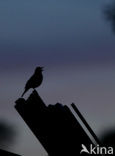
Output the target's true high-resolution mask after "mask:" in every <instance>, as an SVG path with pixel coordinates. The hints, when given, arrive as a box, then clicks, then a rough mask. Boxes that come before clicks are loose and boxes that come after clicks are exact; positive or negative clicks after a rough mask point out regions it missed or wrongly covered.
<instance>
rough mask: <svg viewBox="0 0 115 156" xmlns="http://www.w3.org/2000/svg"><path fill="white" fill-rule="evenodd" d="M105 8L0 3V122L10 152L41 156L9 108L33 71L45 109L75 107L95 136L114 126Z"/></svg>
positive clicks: (74, 1)
mask: <svg viewBox="0 0 115 156" xmlns="http://www.w3.org/2000/svg"><path fill="white" fill-rule="evenodd" d="M108 3H110V1H109V0H96V1H92V0H88V1H85V0H71V1H70V0H58V1H57V0H33V1H31V0H28V1H27V0H20V1H19V0H1V1H0V72H1V74H0V75H1V76H0V92H1V96H0V110H1V111H0V117H1V119H4V120H6V121H8V122H10V123H11V124H12V125H14V126H15V127H16V130H17V131H18V135H17V138H16V141H15V144H12V145H11V146H10V147H9V150H11V151H14V152H16V153H19V154H24V156H31V155H33V156H38V154H39V156H45V155H46V152H45V151H44V149H43V147H42V146H41V145H40V143H39V142H38V141H37V139H36V138H35V137H34V136H33V134H32V132H31V131H30V130H29V129H28V127H27V126H26V124H25V123H24V121H23V120H22V119H21V117H20V116H19V115H18V113H17V112H16V111H15V109H14V108H13V106H14V104H15V103H14V102H15V100H16V99H18V98H19V97H20V95H21V94H22V92H23V88H24V85H25V82H26V80H27V79H28V78H29V77H30V76H31V74H32V73H33V71H34V69H35V67H36V66H38V65H40V66H44V67H45V71H44V82H43V84H42V86H41V87H40V88H38V89H37V90H38V92H39V94H40V95H41V97H42V98H43V99H44V101H45V102H46V104H50V103H51V104H55V103H57V102H61V103H63V104H67V105H68V106H69V105H70V104H71V103H72V102H74V103H75V104H76V105H77V106H78V108H79V109H80V111H81V112H82V113H83V114H84V117H85V118H86V119H87V121H88V123H89V124H90V126H91V127H92V128H93V130H94V131H95V133H96V134H97V135H98V136H99V135H100V134H101V133H102V132H103V130H104V129H105V128H106V129H108V128H109V127H114V126H115V119H114V114H115V113H114V110H115V82H114V81H115V51H114V50H115V36H114V34H113V32H112V30H111V26H110V25H109V24H108V23H107V22H106V20H105V19H104V14H103V9H104V6H105V4H108ZM30 93H31V91H29V92H28V93H27V94H26V96H25V97H26V98H27V97H28V95H29V94H30ZM33 153H34V154H33Z"/></svg>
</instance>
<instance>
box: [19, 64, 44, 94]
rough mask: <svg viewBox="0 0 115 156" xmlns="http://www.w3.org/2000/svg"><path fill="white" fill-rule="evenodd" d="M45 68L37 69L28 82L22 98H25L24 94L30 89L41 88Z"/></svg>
mask: <svg viewBox="0 0 115 156" xmlns="http://www.w3.org/2000/svg"><path fill="white" fill-rule="evenodd" d="M42 71H43V67H36V69H35V72H34V74H33V75H32V77H30V79H29V80H28V81H27V83H26V85H25V90H24V92H23V94H22V96H21V97H23V96H24V94H25V93H26V92H27V91H28V90H29V89H30V88H33V89H35V88H36V87H39V86H40V85H41V83H42V81H43V75H42Z"/></svg>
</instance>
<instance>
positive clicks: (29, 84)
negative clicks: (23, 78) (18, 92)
mask: <svg viewBox="0 0 115 156" xmlns="http://www.w3.org/2000/svg"><path fill="white" fill-rule="evenodd" d="M32 83H33V76H32V77H30V79H29V80H28V81H27V83H26V85H25V90H28V89H30V88H32Z"/></svg>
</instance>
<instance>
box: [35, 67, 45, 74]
mask: <svg viewBox="0 0 115 156" xmlns="http://www.w3.org/2000/svg"><path fill="white" fill-rule="evenodd" d="M43 68H44V67H36V69H35V73H40V72H42V71H43Z"/></svg>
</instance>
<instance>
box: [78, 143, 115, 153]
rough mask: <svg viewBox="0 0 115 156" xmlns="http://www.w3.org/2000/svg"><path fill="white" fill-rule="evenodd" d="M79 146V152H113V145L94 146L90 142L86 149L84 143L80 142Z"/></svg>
mask: <svg viewBox="0 0 115 156" xmlns="http://www.w3.org/2000/svg"><path fill="white" fill-rule="evenodd" d="M81 147H82V149H81V151H80V154H82V153H87V154H97V155H98V154H113V147H100V146H99V145H96V146H94V145H92V144H90V147H89V149H87V147H86V146H85V145H84V144H82V145H81Z"/></svg>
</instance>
